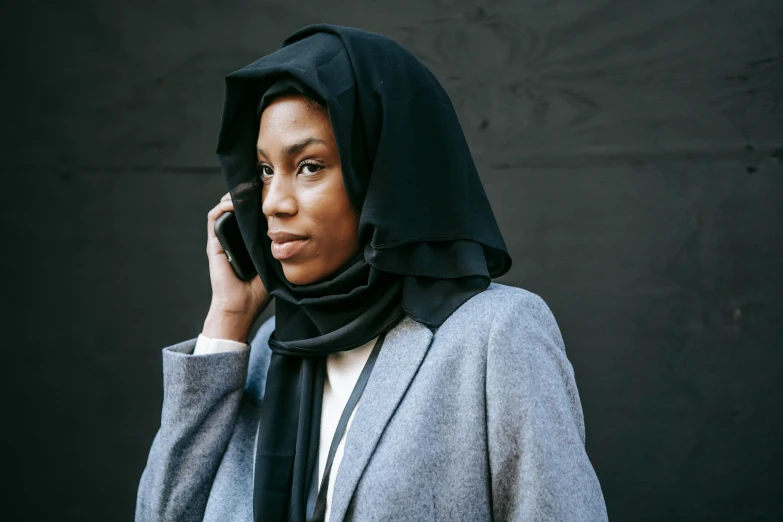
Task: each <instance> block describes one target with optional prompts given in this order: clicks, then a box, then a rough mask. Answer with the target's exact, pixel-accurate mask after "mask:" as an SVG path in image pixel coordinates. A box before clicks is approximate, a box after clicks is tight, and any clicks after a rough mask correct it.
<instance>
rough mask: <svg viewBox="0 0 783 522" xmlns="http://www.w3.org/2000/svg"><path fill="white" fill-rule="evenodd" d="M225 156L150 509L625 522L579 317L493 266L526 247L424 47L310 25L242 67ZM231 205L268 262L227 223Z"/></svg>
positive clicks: (169, 370)
mask: <svg viewBox="0 0 783 522" xmlns="http://www.w3.org/2000/svg"><path fill="white" fill-rule="evenodd" d="M217 152H218V158H219V160H220V162H221V165H222V167H223V172H224V173H225V175H226V180H227V183H228V186H229V189H230V193H229V194H226V195H225V196H224V197H223V199H222V200H221V202H220V203H219V204H218V205H217V206H216V207H215V208H214V209H212V211H210V213H209V215H208V226H207V232H208V237H209V240H208V244H207V253H208V256H209V267H210V278H211V280H212V291H213V298H212V304H211V307H210V310H209V313H208V315H207V319H206V320H205V323H204V329H203V332H202V334H201V335H199V337H198V338H197V339H191V340H189V341H186V342H183V343H180V344H177V345H174V346H171V347H168V348H165V349H164V350H163V365H164V390H165V393H164V403H163V413H162V417H161V427H160V430H159V431H158V434H157V435H156V437H155V440H154V442H153V445H152V449H151V452H150V455H149V459H148V462H147V467H146V469H145V470H144V473H143V475H142V478H141V483H140V485H139V493H138V499H137V505H136V519H137V520H178V521H179V520H214V521H218V520H220V521H234V520H236V521H260V520H263V521H288V520H294V521H305V520H308V521H309V520H331V521H332V522H337V521H342V520H361V521H363V520H435V519H440V520H471V521H477V520H558V521H564V520H604V519H606V510H605V506H604V500H603V496H602V493H601V488H600V485H599V483H598V480H597V478H596V475H595V472H594V471H593V468H592V466H591V464H590V461H589V459H588V457H587V455H586V453H585V449H584V424H583V418H582V409H581V405H580V401H579V396H578V392H577V388H576V384H575V381H574V376H573V370H572V368H571V365H570V363H569V362H568V359H567V357H566V354H565V349H564V346H563V340H562V338H561V335H560V331H559V329H558V326H557V323H556V322H555V319H554V317H553V316H552V313H551V311H550V310H549V308H548V307H547V305H546V304H545V303H544V301H543V300H542V299H541V298H539V297H538V296H536V295H535V294H532V293H530V292H528V291H525V290H522V289H519V288H513V287H509V286H505V285H500V284H495V283H491V282H490V278H492V277H498V276H500V275H502V274H504V273H506V272H507V271H508V269H509V267H510V265H511V259H510V257H509V255H508V252H507V250H506V247H505V244H504V242H503V239H502V237H501V234H500V231H499V229H498V227H497V224H496V222H495V218H494V216H493V214H492V210H491V208H490V205H489V202H488V200H487V198H486V195H485V193H484V190H483V188H482V185H481V182H480V180H479V177H478V174H477V172H476V168H475V165H474V164H473V161H472V159H471V156H470V152H469V150H468V147H467V143H466V141H465V138H464V135H463V133H462V130H461V128H460V126H459V122H458V119H457V116H456V114H455V112H454V109H453V107H452V105H451V102H450V101H449V99H448V96H447V95H446V93H445V92H444V91H443V89H442V87H441V86H440V84H439V83H438V81H437V80H436V79H435V77H434V76H433V75H432V74H431V73H430V72H429V71H428V70H427V69H426V68H425V67H424V66H423V65H422V64H421V63H420V62H419V61H418V60H417V59H416V58H415V57H414V56H413V55H412V54H410V53H409V52H407V51H406V50H405V49H403V48H402V47H400V46H399V45H398V44H396V43H395V42H393V41H391V40H389V39H387V38H384V37H382V36H380V35H378V34H374V33H370V32H366V31H362V30H359V29H354V28H349V27H342V26H335V25H327V24H317V25H312V26H308V27H305V28H303V29H300V30H299V31H297V32H295V33H294V34H292V35H291V36H289V37H288V38H287V39H286V40H285V41H284V43H283V46H282V47H281V49H279V50H278V51H276V52H275V53H272V54H270V55H268V56H265V57H263V58H262V59H260V60H258V61H257V62H254V63H253V64H250V65H248V66H247V67H245V68H243V69H241V70H239V71H236V72H234V73H232V74H230V75H228V76H227V78H226V97H225V105H224V111H223V118H222V121H221V128H220V133H219V137H218V147H217ZM226 211H234V212H235V213H236V216H237V220H238V222H239V226H240V229H241V231H242V236H243V238H244V240H245V243H246V245H247V247H248V251H249V253H250V256H251V259H252V261H253V265H254V266H255V267H256V269H257V270H258V274H259V275H258V276H257V277H255V278H254V279H252V280H251V281H248V282H244V281H241V280H240V279H238V278H237V277H236V276H235V275H234V273H233V271H232V269H231V268H230V265H229V264H228V262H227V260H226V258H225V255H224V254H223V250H222V248H221V247H220V244H219V243H218V242H217V240H216V239H215V235H214V231H213V227H214V223H215V220H216V219H217V218H218V216H220V215H221V214H222V213H223V212H226ZM272 297H276V298H277V300H276V304H275V316H274V317H273V318H272V319H270V320H268V321H267V322H265V323H264V324H263V325H262V326H261V328H260V329H259V330H258V332H257V333H256V335H255V336H254V337H253V338H252V339H251V340H250V342H249V347H248V343H247V337H248V332H249V331H250V328H251V325H252V324H253V322H254V320H255V319H256V318H257V317H258V315H259V314H260V313H261V311H263V309H264V308H265V307H266V306H267V304H268V303H269V302H270V300H271V298H272ZM248 348H249V349H248Z"/></svg>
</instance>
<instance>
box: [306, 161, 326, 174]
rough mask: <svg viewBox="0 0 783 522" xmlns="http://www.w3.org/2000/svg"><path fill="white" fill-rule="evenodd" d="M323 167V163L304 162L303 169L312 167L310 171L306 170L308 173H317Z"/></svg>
mask: <svg viewBox="0 0 783 522" xmlns="http://www.w3.org/2000/svg"><path fill="white" fill-rule="evenodd" d="M322 168H323V167H322V166H321V165H318V164H317V163H302V170H304V169H310V171H309V172H308V171H306V174H315V173H316V172H318V171H319V170H321V169H322Z"/></svg>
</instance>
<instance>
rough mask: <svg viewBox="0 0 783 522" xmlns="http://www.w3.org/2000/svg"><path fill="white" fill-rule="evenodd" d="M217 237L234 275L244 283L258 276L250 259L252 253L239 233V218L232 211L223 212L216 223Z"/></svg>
mask: <svg viewBox="0 0 783 522" xmlns="http://www.w3.org/2000/svg"><path fill="white" fill-rule="evenodd" d="M215 235H216V236H217V238H218V241H220V245H221V246H222V247H223V252H224V253H225V254H226V257H227V258H228V262H229V264H230V265H231V268H233V269H234V273H235V274H236V275H237V277H238V278H239V279H241V280H242V281H250V280H251V279H253V277H255V275H256V267H255V266H253V261H252V260H251V259H250V253H249V252H248V251H247V246H245V240H244V239H242V233H241V232H240V231H239V224H238V223H237V217H236V215H235V214H234V212H232V211H230V210H229V211H226V212H223V213H222V214H221V215H220V217H219V218H217V221H215Z"/></svg>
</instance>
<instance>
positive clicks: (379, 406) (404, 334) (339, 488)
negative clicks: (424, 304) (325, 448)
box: [329, 317, 432, 522]
mask: <svg viewBox="0 0 783 522" xmlns="http://www.w3.org/2000/svg"><path fill="white" fill-rule="evenodd" d="M431 341H432V332H431V331H430V329H429V328H427V327H426V326H425V325H423V324H421V323H418V322H416V321H414V320H413V319H411V318H409V317H406V318H405V319H403V320H402V321H400V323H399V324H398V325H397V326H396V327H394V328H393V329H391V330H390V331H389V333H388V334H386V339H385V341H384V343H383V347H382V348H381V351H380V353H379V354H378V360H377V361H376V362H375V368H373V371H372V374H371V375H370V380H369V381H367V387H366V388H365V389H364V393H363V394H362V398H361V401H360V402H359V405H358V406H357V407H356V413H355V414H354V418H353V421H352V422H351V425H350V428H349V429H348V432H347V434H346V440H345V453H344V456H343V459H342V461H341V463H340V467H339V468H338V470H337V477H336V479H335V483H334V494H333V497H332V505H331V514H330V517H329V520H330V522H342V521H343V519H344V518H345V513H346V511H347V509H348V504H349V503H350V501H351V498H352V497H353V494H354V491H355V490H356V486H357V485H358V484H359V479H360V478H361V475H362V473H363V472H364V469H365V468H366V467H367V463H368V462H369V461H370V457H371V456H372V453H373V452H374V451H375V447H376V445H377V444H378V440H380V438H381V434H382V433H383V430H384V429H385V428H386V425H387V424H388V423H389V420H390V419H391V417H392V415H393V414H394V411H395V410H396V409H397V405H398V404H399V403H400V401H401V400H402V397H403V396H404V395H405V392H406V391H407V390H408V386H409V385H410V383H411V381H412V380H413V377H414V376H415V375H416V372H417V371H418V369H419V366H420V365H421V362H422V361H423V360H424V356H425V355H426V354H427V350H428V349H429V347H430V343H431Z"/></svg>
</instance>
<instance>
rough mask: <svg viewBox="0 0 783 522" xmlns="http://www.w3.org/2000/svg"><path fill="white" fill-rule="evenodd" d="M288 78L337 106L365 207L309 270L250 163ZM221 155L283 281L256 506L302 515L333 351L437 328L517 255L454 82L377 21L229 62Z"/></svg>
mask: <svg viewBox="0 0 783 522" xmlns="http://www.w3.org/2000/svg"><path fill="white" fill-rule="evenodd" d="M287 91H298V92H300V93H302V94H305V95H307V96H309V97H311V98H313V99H316V100H318V101H320V102H322V103H323V104H325V105H326V106H327V108H328V113H329V120H330V122H331V125H332V129H333V131H334V134H335V138H336V142H337V147H338V151H339V155H340V162H341V167H342V172H343V178H344V183H345V186H346V189H347V191H348V196H349V198H350V200H351V202H352V203H353V205H354V207H355V208H356V209H357V210H359V211H360V221H359V230H358V233H359V242H360V245H361V249H360V251H359V252H357V253H356V255H355V256H354V257H353V258H352V259H351V260H350V261H349V262H348V263H346V265H345V266H344V267H342V268H341V269H340V270H339V271H338V272H336V273H335V274H332V275H331V276H330V277H329V278H327V279H325V280H321V281H318V282H316V283H313V284H309V285H300V286H297V285H292V284H291V283H289V282H288V281H287V280H286V278H285V276H284V274H283V270H282V265H281V264H280V262H279V261H277V260H276V259H274V258H273V257H272V255H271V243H270V239H269V238H268V236H267V235H266V232H267V227H266V219H265V216H264V215H263V213H262V210H261V188H262V183H261V181H260V179H259V178H258V173H257V171H256V167H255V166H256V161H257V160H256V150H255V144H256V139H257V136H258V125H259V116H260V111H261V110H263V108H264V106H265V104H266V103H267V101H268V100H270V99H271V98H272V97H273V96H274V95H276V94H280V93H283V92H287ZM217 156H218V160H219V161H220V164H221V167H222V169H223V173H224V175H225V178H226V181H227V184H228V187H229V190H230V192H231V197H232V200H233V202H234V209H235V214H236V216H237V221H238V224H239V228H240V231H241V233H242V237H243V238H244V240H245V243H246V245H247V247H248V251H249V252H250V257H251V259H252V260H253V264H254V265H255V267H256V269H257V270H258V273H259V276H260V277H261V279H262V281H263V283H264V285H265V287H266V289H267V290H268V291H269V292H270V293H271V294H272V295H273V296H274V297H276V300H275V307H276V309H275V330H274V332H273V334H272V336H271V338H270V340H269V345H270V347H271V348H272V351H273V354H272V363H271V364H270V368H269V371H268V374H267V384H266V392H265V395H264V401H263V405H262V408H261V421H260V426H259V436H258V443H257V448H256V462H255V478H254V517H255V520H265V521H272V520H275V521H276V520H291V521H303V520H305V515H304V511H305V510H304V506H305V505H306V493H307V485H308V484H309V480H310V478H311V477H310V476H308V474H309V473H311V472H312V466H313V461H312V459H313V458H316V459H317V440H318V432H317V425H319V423H320V401H321V394H322V384H323V359H324V357H325V356H326V355H328V354H330V353H335V352H338V351H344V350H350V349H353V348H356V347H358V346H361V345H362V344H364V343H366V342H368V341H369V340H371V339H373V338H374V337H376V336H379V335H380V334H382V333H384V332H387V331H388V330H389V329H391V328H392V327H393V326H394V325H395V324H397V323H398V322H399V321H400V320H401V319H402V318H403V317H405V316H406V315H407V316H409V317H411V318H412V319H414V320H416V321H419V322H421V323H423V324H425V325H427V326H428V327H430V328H437V327H438V326H440V325H441V324H442V323H443V322H444V321H445V320H446V319H447V318H448V317H449V316H450V315H451V314H452V313H453V312H454V311H455V310H456V309H457V308H459V306H460V305H462V304H463V303H464V302H465V301H467V300H468V299H470V298H471V297H472V296H474V295H476V294H477V293H479V292H481V291H483V290H484V289H486V287H487V286H488V285H489V282H490V279H491V278H494V277H499V276H501V275H503V274H504V273H506V272H507V271H508V270H509V268H510V267H511V258H510V256H509V254H508V251H507V249H506V245H505V243H504V241H503V238H502V236H501V234H500V230H499V228H498V226H497V223H496V221H495V217H494V215H493V213H492V209H491V207H490V204H489V201H488V199H487V197H486V194H485V192H484V189H483V186H482V184H481V180H480V178H479V175H478V172H477V170H476V166H475V164H474V162H473V159H472V157H471V154H470V151H469V149H468V145H467V141H466V139H465V136H464V134H463V132H462V128H461V126H460V124H459V121H458V118H457V115H456V112H455V111H454V108H453V106H452V104H451V101H450V99H449V97H448V95H447V94H446V92H445V91H444V90H443V88H442V87H441V85H440V83H439V82H438V81H437V79H436V78H435V76H434V75H433V74H432V73H431V72H430V71H429V70H428V69H427V68H426V67H425V66H424V65H423V64H422V63H421V62H419V61H418V59H416V57H415V56H414V55H413V54H411V53H410V52H408V51H407V50H405V49H404V48H403V47H401V46H400V45H399V44H397V43H396V42H394V41H393V40H390V39H388V38H386V37H384V36H382V35H379V34H376V33H371V32H368V31H364V30H361V29H356V28H351V27H344V26H337V25H330V24H315V25H310V26H307V27H304V28H302V29H300V30H298V31H296V32H294V33H293V34H291V35H290V36H289V37H288V38H286V39H285V41H284V42H283V44H282V47H281V48H280V49H279V50H277V51H275V52H273V53H271V54H269V55H267V56H264V57H263V58H261V59H259V60H257V61H255V62H253V63H251V64H250V65H248V66H246V67H244V68H242V69H240V70H238V71H235V72H233V73H231V74H229V75H228V76H226V91H225V100H224V107H223V114H222V120H221V126H220V131H219V134H218V144H217ZM319 379H320V381H319ZM318 382H320V383H321V384H320V387H319V384H318ZM313 448H315V450H314V449H313ZM313 455H315V457H313Z"/></svg>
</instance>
